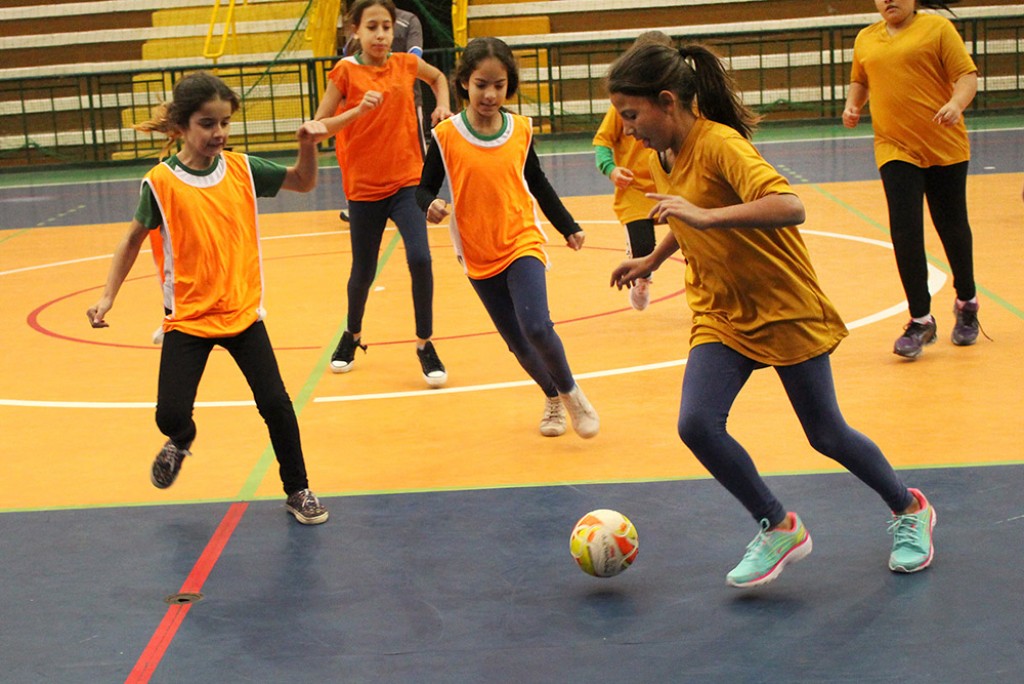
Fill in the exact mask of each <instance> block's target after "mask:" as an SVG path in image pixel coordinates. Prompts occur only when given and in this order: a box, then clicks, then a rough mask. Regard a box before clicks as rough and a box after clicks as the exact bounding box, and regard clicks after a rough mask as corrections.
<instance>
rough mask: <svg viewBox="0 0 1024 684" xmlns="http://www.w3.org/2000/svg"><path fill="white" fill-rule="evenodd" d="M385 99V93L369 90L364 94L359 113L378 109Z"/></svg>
mask: <svg viewBox="0 0 1024 684" xmlns="http://www.w3.org/2000/svg"><path fill="white" fill-rule="evenodd" d="M383 101H384V94H383V93H380V92H378V91H376V90H367V91H366V94H365V95H363V100H362V102H360V103H359V113H360V114H365V113H367V112H369V111H370V110H373V109H376V108H377V107H379V106H380V103H381V102H383Z"/></svg>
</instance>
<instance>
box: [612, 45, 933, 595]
mask: <svg viewBox="0 0 1024 684" xmlns="http://www.w3.org/2000/svg"><path fill="white" fill-rule="evenodd" d="M608 89H609V92H610V93H611V101H612V104H613V105H614V106H615V109H616V110H618V112H619V114H620V115H621V116H622V122H623V126H624V130H625V131H626V133H627V134H629V135H632V136H633V137H635V138H636V139H638V140H640V141H642V142H643V144H644V145H645V146H646V147H649V148H651V149H653V150H655V151H656V152H657V153H658V156H657V157H656V158H655V160H654V162H653V163H652V165H651V174H652V176H653V178H654V183H655V185H656V187H657V189H658V194H652V195H651V197H652V198H653V199H655V200H656V202H657V203H656V204H655V205H654V208H653V209H652V210H651V216H652V218H654V219H655V221H656V222H665V221H667V222H668V224H669V227H670V228H671V231H672V234H671V235H669V236H667V237H666V238H665V239H664V240H662V241H661V242H660V243H659V244H658V246H657V247H656V248H655V251H654V252H653V253H652V254H650V255H649V256H647V257H645V258H642V259H630V260H627V261H624V262H623V263H622V264H621V265H620V266H619V267H618V268H616V269H615V270H614V271H613V272H612V278H611V281H612V284H613V285H615V286H618V287H620V288H621V287H623V286H630V285H632V284H633V283H634V282H635V281H636V279H637V278H639V277H641V276H642V275H643V274H645V273H648V272H651V271H654V270H656V269H657V268H658V267H659V266H661V264H663V263H664V262H665V261H666V260H667V259H668V258H669V256H671V255H672V254H673V253H674V252H675V251H676V250H677V249H682V252H683V256H685V257H686V261H687V266H686V299H687V302H688V304H689V305H690V308H691V309H692V310H693V326H692V328H691V331H690V352H689V356H688V359H687V363H686V375H685V379H684V382H683V390H682V397H681V400H680V407H679V424H678V431H679V436H680V438H681V439H682V440H683V442H684V443H685V444H686V446H687V447H689V448H690V450H691V451H693V453H694V455H695V456H696V457H697V458H698V460H700V462H701V463H702V464H704V466H705V467H706V468H707V469H708V470H709V471H710V472H711V474H712V475H713V476H714V477H715V479H716V480H718V481H719V482H720V483H721V484H722V485H723V486H725V488H726V489H727V490H728V491H729V492H730V493H732V494H733V496H735V497H736V498H737V499H739V501H740V503H742V504H743V506H744V507H745V508H746V509H747V511H748V512H749V513H750V514H751V515H752V516H753V518H754V520H756V521H757V522H758V524H759V525H760V527H761V531H760V532H759V533H758V535H757V536H756V537H755V538H754V541H753V542H752V543H751V544H750V545H749V546H748V547H747V553H746V554H745V555H744V557H743V559H742V560H741V561H740V563H739V565H737V566H736V567H735V568H734V569H733V570H732V571H730V572H729V573H728V575H727V576H726V581H727V582H728V584H730V585H731V586H735V587H752V586H757V585H761V584H765V583H767V582H770V581H772V580H773V579H775V578H776V577H777V576H778V574H779V573H780V572H781V571H782V569H783V567H784V566H785V565H786V563H788V562H793V561H796V560H799V559H801V558H803V557H804V556H806V555H807V554H809V553H810V551H811V537H810V535H809V534H808V533H807V529H806V528H805V527H804V525H803V523H802V522H801V520H800V518H799V516H797V515H796V514H795V513H793V512H789V511H787V510H786V509H785V508H784V507H783V505H782V503H781V502H780V501H779V500H778V499H777V498H776V497H775V495H774V494H773V493H772V492H771V490H769V489H768V486H767V484H766V483H765V481H764V480H763V479H762V478H761V476H760V475H759V474H758V472H757V468H756V466H755V465H754V462H753V460H752V459H751V457H750V455H749V454H748V453H747V451H746V450H745V449H744V448H743V447H742V446H741V445H740V444H739V443H738V442H737V441H736V440H735V439H733V437H732V436H731V435H729V433H728V432H727V431H726V422H727V420H728V417H729V411H730V409H731V407H732V404H733V402H734V400H735V399H736V396H737V395H738V393H739V391H740V390H741V389H742V388H743V385H744V384H745V383H746V381H747V379H748V378H749V377H750V374H751V373H752V372H753V371H754V370H755V369H758V368H763V367H765V366H772V367H774V368H775V371H776V373H777V374H778V376H779V378H780V380H781V381H782V384H783V386H784V387H785V388H786V393H787V395H788V396H789V399H790V403H791V404H792V406H793V409H794V410H795V411H796V414H797V416H798V417H799V418H800V423H801V425H802V426H803V428H804V432H805V434H806V435H807V438H808V441H809V442H810V443H811V445H812V446H814V448H815V449H817V450H818V451H820V452H821V453H823V454H825V455H826V456H828V457H830V458H832V459H835V460H836V461H838V462H839V463H841V464H842V465H843V466H844V467H845V468H847V469H848V470H850V471H851V472H852V473H853V474H854V475H856V476H857V477H858V478H860V479H861V480H862V481H863V482H864V483H865V484H867V485H868V486H870V487H871V488H872V489H874V490H875V491H876V492H877V493H878V494H879V495H880V496H881V497H882V499H883V500H884V501H885V502H886V503H887V504H888V506H889V508H890V509H891V510H892V511H894V513H893V523H892V526H891V529H892V531H893V533H894V542H893V549H892V553H891V554H890V558H889V567H890V568H891V569H892V570H894V571H897V572H914V571H917V570H921V569H923V568H925V567H927V566H928V565H929V563H931V559H932V544H931V528H932V526H933V525H934V523H935V512H934V509H933V508H932V507H931V506H930V505H929V504H928V501H927V500H926V499H925V497H924V495H923V494H921V493H920V492H919V491H917V490H913V489H908V488H907V487H906V486H905V485H904V484H903V483H902V482H901V481H900V479H899V477H898V476H897V475H896V473H895V472H894V471H893V469H892V467H891V466H890V465H889V463H888V462H887V461H886V459H885V456H883V454H882V452H881V451H880V450H879V448H878V447H877V446H876V445H875V444H874V443H873V442H872V441H871V440H870V439H868V438H867V437H865V436H864V435H862V434H861V433H859V432H857V431H855V430H853V429H852V428H850V427H849V426H848V425H847V424H846V421H845V419H844V418H843V416H842V414H841V413H840V410H839V404H838V402H837V400H836V396H835V388H834V385H833V380H832V369H831V365H830V363H829V354H830V353H831V352H832V350H833V349H835V347H836V345H838V344H839V341H840V340H841V339H842V338H843V337H845V336H846V334H847V331H846V327H845V326H844V325H843V322H842V320H840V318H839V315H838V313H837V312H836V310H835V307H833V306H832V303H831V302H830V301H829V300H828V298H827V297H826V296H825V294H824V293H823V292H822V290H821V288H820V287H819V285H818V280H817V277H816V275H815V272H814V268H813V267H812V266H811V263H810V259H809V257H808V254H807V249H806V247H805V246H804V243H803V240H802V238H801V237H800V232H799V231H798V230H797V228H796V226H797V225H798V224H800V223H803V221H804V207H803V204H802V203H801V202H800V199H799V198H798V197H797V196H796V195H795V194H793V190H792V188H790V186H789V183H788V182H787V181H786V179H785V178H783V177H782V176H781V175H780V174H779V173H778V172H777V171H776V170H775V169H774V168H772V166H771V165H770V164H768V162H766V161H765V160H764V159H763V158H762V157H761V155H760V154H758V152H757V150H756V149H755V148H754V146H753V145H752V144H751V143H750V136H751V133H752V130H753V126H754V125H755V124H756V117H754V116H753V114H752V113H751V112H750V111H749V110H748V109H746V108H745V107H744V106H743V105H742V103H741V102H740V99H739V96H738V94H737V93H736V92H735V90H734V88H733V85H732V79H731V78H730V77H729V75H728V74H727V73H726V71H725V68H724V66H723V65H722V63H721V61H720V60H719V59H718V57H717V56H715V55H714V54H713V53H711V52H710V51H709V50H707V49H706V48H705V47H703V46H700V45H690V46H687V47H684V48H682V49H680V50H675V49H673V48H671V47H666V46H662V45H644V46H639V47H637V48H634V49H631V50H629V51H628V52H627V53H626V54H625V55H623V56H622V57H621V58H619V59H618V60H617V61H616V62H615V64H613V65H612V68H611V72H610V74H609V76H608Z"/></svg>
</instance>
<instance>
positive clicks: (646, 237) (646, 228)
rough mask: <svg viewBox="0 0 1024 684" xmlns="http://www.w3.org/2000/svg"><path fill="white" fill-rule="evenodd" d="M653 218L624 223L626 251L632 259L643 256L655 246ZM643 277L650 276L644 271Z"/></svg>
mask: <svg viewBox="0 0 1024 684" xmlns="http://www.w3.org/2000/svg"><path fill="white" fill-rule="evenodd" d="M655 246H656V245H655V238H654V219H640V220H638V221H630V222H629V223H627V224H626V251H627V253H628V255H629V256H630V257H631V258H633V259H639V258H640V257H645V256H647V255H648V254H650V253H651V252H653V251H654V248H655ZM643 277H644V278H650V277H651V274H650V273H645V274H644V276H643Z"/></svg>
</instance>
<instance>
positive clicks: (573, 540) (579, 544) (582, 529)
mask: <svg viewBox="0 0 1024 684" xmlns="http://www.w3.org/2000/svg"><path fill="white" fill-rule="evenodd" d="M639 550H640V540H639V538H638V537H637V534H636V528H635V527H634V526H633V523H631V522H630V521H629V518H627V517H626V516H624V515H622V514H621V513H619V512H618V511H612V510H608V509H607V508H602V509H599V510H596V511H591V512H590V513H587V514H586V515H585V516H583V517H582V518H580V520H579V522H577V523H576V526H575V527H573V528H572V535H571V536H570V537H569V553H571V554H572V557H573V559H574V560H575V561H576V564H577V565H579V566H580V569H581V570H583V572H585V573H587V574H588V575H593V576H594V577H614V576H615V575H618V574H619V573H620V572H622V571H623V570H625V569H626V568H628V567H629V566H630V565H632V563H633V561H634V560H636V554H637V552H638V551H639Z"/></svg>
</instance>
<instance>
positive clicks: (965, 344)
mask: <svg viewBox="0 0 1024 684" xmlns="http://www.w3.org/2000/svg"><path fill="white" fill-rule="evenodd" d="M949 341H950V342H952V343H953V344H955V345H956V346H958V347H970V346H971V345H972V344H974V343H975V342H977V341H978V338H977V337H974V338H973V339H970V340H957V339H956V338H953V337H950V338H949Z"/></svg>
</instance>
